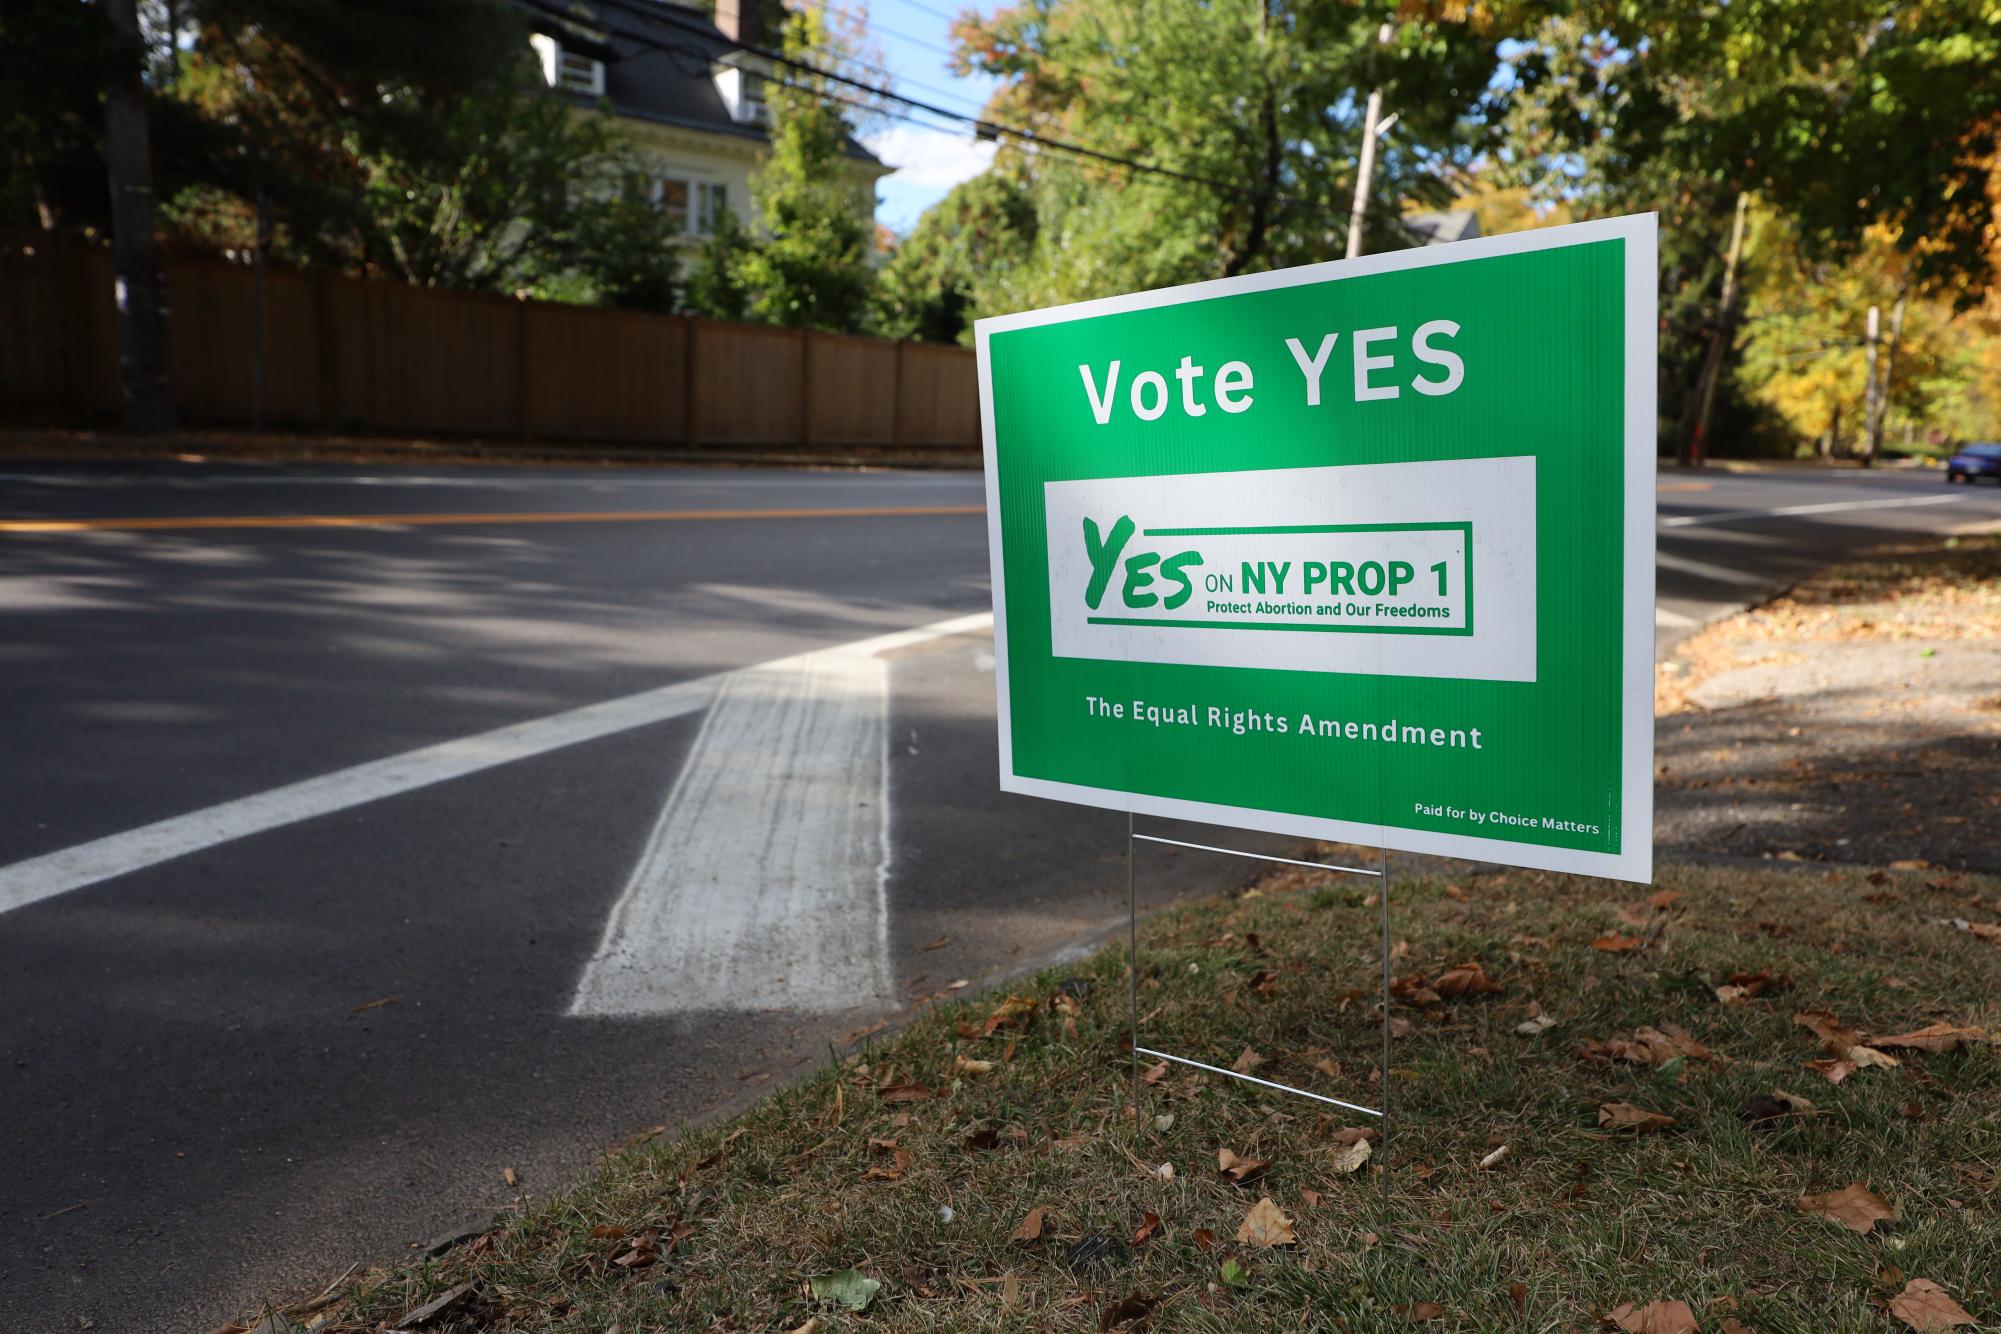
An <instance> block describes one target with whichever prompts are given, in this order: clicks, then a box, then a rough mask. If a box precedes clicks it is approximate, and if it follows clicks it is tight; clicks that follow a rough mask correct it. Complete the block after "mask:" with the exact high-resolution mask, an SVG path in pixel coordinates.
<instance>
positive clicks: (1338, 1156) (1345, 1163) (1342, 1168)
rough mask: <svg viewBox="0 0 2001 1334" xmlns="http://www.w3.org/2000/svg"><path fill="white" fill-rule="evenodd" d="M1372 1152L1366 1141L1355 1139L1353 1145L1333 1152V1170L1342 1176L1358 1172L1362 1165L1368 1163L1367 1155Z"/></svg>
mask: <svg viewBox="0 0 2001 1334" xmlns="http://www.w3.org/2000/svg"><path fill="white" fill-rule="evenodd" d="M1374 1152H1375V1150H1374V1149H1373V1148H1371V1147H1370V1146H1369V1141H1368V1140H1366V1139H1357V1140H1355V1141H1354V1142H1353V1143H1351V1144H1348V1145H1346V1146H1345V1147H1343V1148H1339V1149H1336V1150H1335V1151H1334V1170H1335V1171H1336V1172H1339V1173H1341V1174H1342V1175H1343V1176H1346V1175H1348V1174H1349V1173H1352V1172H1358V1171H1360V1170H1361V1167H1362V1164H1363V1163H1366V1162H1368V1161H1369V1155H1370V1154H1372V1153H1374Z"/></svg>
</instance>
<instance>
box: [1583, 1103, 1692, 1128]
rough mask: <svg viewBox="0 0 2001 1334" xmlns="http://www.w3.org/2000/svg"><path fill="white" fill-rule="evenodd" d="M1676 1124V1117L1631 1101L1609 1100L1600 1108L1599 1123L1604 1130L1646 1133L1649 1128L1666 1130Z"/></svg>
mask: <svg viewBox="0 0 2001 1334" xmlns="http://www.w3.org/2000/svg"><path fill="white" fill-rule="evenodd" d="M1673 1124H1674V1118H1673V1117H1672V1116H1669V1115H1667V1114H1666V1113H1664V1112H1650V1111H1648V1110H1647V1109H1646V1108H1644V1107H1635V1106H1634V1105H1633V1104H1632V1103H1630V1102H1608V1103H1603V1104H1601V1105H1600V1106H1599V1108H1598V1125H1599V1127H1600V1128H1601V1129H1604V1130H1631V1131H1634V1132H1635V1133H1644V1132H1646V1131H1649V1130H1665V1129H1667V1128H1668V1127H1669V1126H1671V1125H1673Z"/></svg>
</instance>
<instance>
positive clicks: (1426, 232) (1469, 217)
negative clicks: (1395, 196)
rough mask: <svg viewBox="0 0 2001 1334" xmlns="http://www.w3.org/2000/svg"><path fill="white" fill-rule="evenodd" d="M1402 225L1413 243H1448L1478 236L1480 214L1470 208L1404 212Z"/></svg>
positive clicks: (1421, 244)
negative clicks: (1430, 211)
mask: <svg viewBox="0 0 2001 1334" xmlns="http://www.w3.org/2000/svg"><path fill="white" fill-rule="evenodd" d="M1403 226H1404V231H1405V232H1407V233H1408V234H1409V235H1410V238H1411V244H1413V245H1419V246H1430V245H1450V244H1452V243H1453V242H1454V241H1470V240H1472V239H1473V238H1474V237H1476V236H1478V235H1479V234H1480V216H1479V214H1477V213H1475V212H1474V211H1473V210H1472V209H1470V208H1453V209H1444V210H1441V211H1439V212H1434V213H1406V214H1404V215H1403Z"/></svg>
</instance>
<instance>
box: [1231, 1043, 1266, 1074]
mask: <svg viewBox="0 0 2001 1334" xmlns="http://www.w3.org/2000/svg"><path fill="white" fill-rule="evenodd" d="M1264 1063H1265V1058H1264V1057H1262V1056H1260V1055H1259V1054H1258V1053H1257V1052H1256V1051H1255V1050H1254V1049H1252V1048H1250V1047H1246V1048H1244V1051H1243V1054H1242V1055H1241V1056H1239V1057H1237V1059H1236V1060H1235V1061H1234V1062H1233V1063H1232V1064H1231V1066H1230V1068H1231V1069H1232V1070H1235V1071H1236V1072H1237V1073H1238V1074H1240V1075H1247V1074H1249V1073H1250V1072H1251V1071H1253V1070H1255V1069H1257V1068H1258V1067H1259V1066H1261V1065H1263V1064H1264Z"/></svg>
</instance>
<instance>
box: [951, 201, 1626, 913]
mask: <svg viewBox="0 0 2001 1334" xmlns="http://www.w3.org/2000/svg"><path fill="white" fill-rule="evenodd" d="M1613 239H1621V240H1624V241H1625V242H1626V251H1625V253H1626V396H1625V407H1626V422H1625V434H1626V468H1625V485H1626V493H1625V560H1626V568H1625V593H1624V596H1625V607H1624V612H1625V635H1624V653H1623V661H1622V662H1621V675H1622V678H1623V679H1622V686H1623V693H1624V708H1623V710H1622V712H1621V729H1620V730H1621V736H1620V746H1619V754H1620V759H1621V785H1620V786H1621V792H1620V807H1619V809H1620V821H1621V834H1622V839H1621V847H1620V850H1619V851H1618V852H1616V853H1608V852H1585V851H1579V850H1577V849H1573V848H1558V847H1550V846H1548V845H1546V844H1541V843H1522V842H1517V841H1515V840H1512V839H1504V838H1481V837H1477V836H1474V835H1471V834H1441V833H1435V832H1432V831H1430V830H1422V829H1407V828H1404V827H1403V826H1401V825H1376V824H1367V823H1363V822H1360V821H1354V820H1331V819H1326V818H1323V817H1319V816H1310V815H1295V814H1292V813H1290V812H1285V811H1264V810H1257V809H1255V808H1251V807H1244V806H1225V805H1220V804H1217V803H1213V802H1205V801H1184V800H1181V799H1179V798H1175V797H1156V796H1150V795H1148V794H1146V793H1140V792H1121V791H1117V790H1114V789H1110V788H1099V787H1089V786H1085V785H1083V784H1077V783H1059V782H1052V781H1050V780H1048V779H1043V778H1024V777H1022V776H1020V775H1018V774H1016V773H1015V772H1014V736H1013V731H1012V726H1011V723H1012V717H1013V715H1012V713H1011V711H1010V697H1009V694H1008V654H1007V585H1006V573H1005V571H1006V564H1005V562H1004V560H1003V559H1002V548H1001V507H1000V470H999V468H998V466H997V461H996V459H995V455H994V398H993V374H992V370H991V367H990V364H989V360H988V346H987V340H988V339H990V338H991V337H992V336H993V335H994V334H997V333H1005V332H1007V331H1008V330H1010V329H1032V328H1035V327H1037V326H1038V325H1044V324H1064V323H1068V322H1069V321H1072V320H1083V319H1092V318H1094V317H1096V316H1100V315H1116V314H1120V313H1122V312H1125V311H1134V310H1154V309H1157V308H1159V307H1162V306H1178V305H1185V304H1188V303H1190V302H1195V301H1207V300H1210V299H1212V298H1215V297H1226V296H1238V295H1241V294H1243V293H1246V292H1270V291H1276V290H1278V289H1280V288H1285V287H1300V286H1304V285H1306V284H1309V283H1323V282H1336V281H1340V280H1342V279H1346V278H1361V277H1366V276H1368V275H1370V274H1375V273H1396V272H1399V271H1402V270H1405V269H1421V268H1430V267H1433V266H1435V265H1440V264H1457V263H1463V262H1465V261H1468V260H1477V259H1491V258H1493V257H1495V256H1499V255H1520V254H1527V253H1529V252H1532V251H1537V250H1554V249H1557V248H1559V247H1564V246H1575V245H1590V244H1592V243H1594V242H1597V241H1608V240H1613ZM1658 248H1659V237H1658V222H1657V219H1656V216H1655V215H1654V214H1652V213H1639V214H1634V215H1631V216H1629V217H1623V218H1601V219H1598V220H1596V221H1593V222H1578V223H1571V224H1568V225H1566V226H1562V227H1545V228H1540V229H1538V230H1535V231H1527V232H1511V233H1509V234H1507V235H1505V236H1487V237H1481V238H1479V239H1477V240H1471V241H1455V242H1453V243H1451V244H1450V245H1443V246H1427V247H1425V248H1423V249H1419V250H1398V251H1393V252H1391V253H1389V254H1385V255H1367V256H1364V257H1362V258H1360V259H1337V260H1329V261H1328V262H1326V263H1323V264H1308V265H1305V266H1303V267H1300V268H1296V269H1280V270H1275V271H1273V272H1270V273H1254V274H1247V275H1245V276H1243V277H1240V278H1215V279H1211V280H1210V281H1208V282H1200V283H1188V284H1186V285H1184V286H1181V287H1163V288H1160V289H1158V290H1157V291H1152V292H1134V293H1132V294H1130V295H1127V296H1112V297H1104V298H1102V299H1100V300H1096V301H1080V302H1077V303H1075V304H1074V305H1068V306H1054V307H1051V308H1050V309H1048V310H1030V311H1023V312H1021V313H1019V314H1015V315H997V316H994V317H992V318H990V319H984V320H979V321H977V322H976V323H975V324H974V326H973V336H974V341H975V343H976V345H977V348H978V353H979V379H980V440H981V444H982V446H983V448H984V450H985V456H986V481H987V546H988V553H989V557H990V559H991V561H992V565H993V576H992V577H993V597H994V687H995V691H996V693H997V695H998V699H999V706H1000V786H1001V790H1002V791H1003V792H1015V793H1020V794H1022V795H1024V796H1031V797H1049V798H1053V799H1054V800H1057V801H1069V802H1076V803H1078V804H1080V805H1085V806H1099V807H1105V808H1108V809H1111V810H1120V811H1129V812H1132V813H1134V814H1139V815H1158V816H1164V817H1166V818H1169V819H1175V820H1196V821H1200V822H1202V823H1204V824H1214V825H1224V826H1234V827H1236V828H1239V829H1253V830H1258V831H1261V832H1265V833H1273V834H1295V835H1300V836H1303V837H1306V838H1318V839H1327V840H1332V841H1336V842H1343V843H1363V844H1370V845H1374V846H1377V847H1387V848H1394V849H1396V850H1398V851H1400V852H1422V853H1433V854H1437V855H1440V856H1446V857H1464V858H1467V859H1469V860H1472V861H1490V862H1501V863H1504V864H1507V865H1510V866H1527V867H1534V868H1536V869H1539V870H1545V871H1567V872H1575V873H1578V874H1583V875H1597V876H1607V877H1610V878H1612V879H1615V880H1632V881H1639V882H1642V883H1645V882H1649V881H1651V880H1652V879H1653V860H1654V782H1653V777H1654V775H1653V755H1654V466H1655V462H1654V460H1655V448H1656V442H1655V438H1654V431H1655V402H1654V399H1655V383H1654V374H1655V362H1656V359H1657V334H1658V326H1657V323H1656V320H1657V315H1656V304H1657V301H1658V290H1657V288H1658V276H1657V275H1658V273H1659V256H1658Z"/></svg>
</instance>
